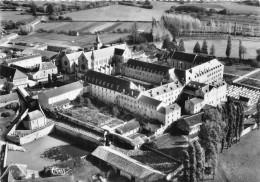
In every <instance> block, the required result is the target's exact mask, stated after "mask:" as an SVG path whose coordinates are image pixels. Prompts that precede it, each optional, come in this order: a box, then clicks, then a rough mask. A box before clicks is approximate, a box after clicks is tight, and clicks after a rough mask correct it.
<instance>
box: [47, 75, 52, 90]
mask: <svg viewBox="0 0 260 182" xmlns="http://www.w3.org/2000/svg"><path fill="white" fill-rule="evenodd" d="M48 83H49V87H51V85H52V80H51V75H50V74H48Z"/></svg>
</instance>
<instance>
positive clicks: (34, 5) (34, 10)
mask: <svg viewBox="0 0 260 182" xmlns="http://www.w3.org/2000/svg"><path fill="white" fill-rule="evenodd" d="M30 8H31V13H32V15H33V16H36V15H37V14H36V11H37V8H38V7H37V5H36V4H35V3H34V2H32V3H31V4H30Z"/></svg>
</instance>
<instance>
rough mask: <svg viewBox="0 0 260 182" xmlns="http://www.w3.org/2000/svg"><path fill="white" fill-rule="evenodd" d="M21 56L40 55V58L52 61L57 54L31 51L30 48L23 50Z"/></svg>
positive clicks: (37, 50) (45, 51)
mask: <svg viewBox="0 0 260 182" xmlns="http://www.w3.org/2000/svg"><path fill="white" fill-rule="evenodd" d="M22 54H23V55H26V56H31V55H40V56H42V58H44V59H48V60H52V59H53V58H55V57H56V56H57V55H58V53H57V52H53V51H47V50H39V49H32V48H29V49H25V50H24V51H22Z"/></svg>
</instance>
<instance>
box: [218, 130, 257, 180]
mask: <svg viewBox="0 0 260 182" xmlns="http://www.w3.org/2000/svg"><path fill="white" fill-rule="evenodd" d="M259 143H260V132H259V130H254V131H252V132H250V133H249V134H247V135H245V136H244V137H243V138H241V141H240V142H239V143H237V144H235V145H233V146H232V147H231V148H229V149H228V150H224V151H223V153H222V154H221V155H220V161H219V164H220V167H219V171H220V173H221V174H222V176H224V178H225V179H226V180H225V181H230V182H244V181H247V182H257V181H260V152H259V151H260V145H259Z"/></svg>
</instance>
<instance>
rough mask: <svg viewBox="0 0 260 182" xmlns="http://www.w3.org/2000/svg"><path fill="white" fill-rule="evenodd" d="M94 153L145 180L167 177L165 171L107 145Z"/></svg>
mask: <svg viewBox="0 0 260 182" xmlns="http://www.w3.org/2000/svg"><path fill="white" fill-rule="evenodd" d="M92 155H93V156H95V157H97V158H99V159H101V160H103V161H105V162H107V163H108V164H110V165H113V166H115V167H116V168H118V169H120V170H122V171H125V172H127V173H128V174H130V175H132V176H134V177H136V178H138V179H141V180H143V181H147V182H149V181H157V180H158V181H159V180H162V179H164V178H165V174H164V173H162V172H160V171H157V170H155V169H153V168H151V167H149V166H146V165H144V164H142V163H140V162H139V161H136V160H134V159H133V158H130V157H129V156H127V155H125V154H123V153H121V152H119V151H116V150H114V149H112V148H110V147H107V146H99V147H98V148H97V149H96V150H95V151H94V152H93V153H92Z"/></svg>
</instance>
